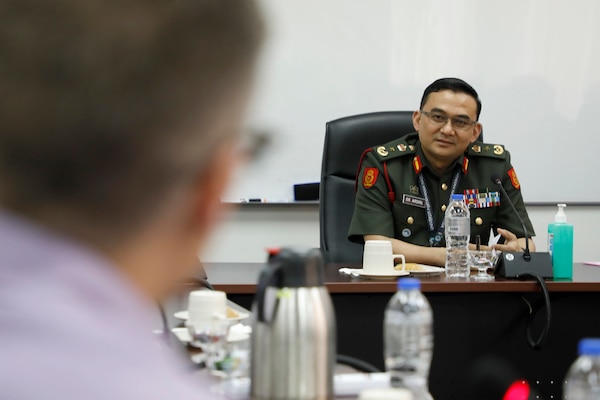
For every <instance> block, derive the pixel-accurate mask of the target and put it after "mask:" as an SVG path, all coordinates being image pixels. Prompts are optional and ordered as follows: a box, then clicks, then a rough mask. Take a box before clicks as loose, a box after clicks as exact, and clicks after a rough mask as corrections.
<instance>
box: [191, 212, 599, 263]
mask: <svg viewBox="0 0 600 400" xmlns="http://www.w3.org/2000/svg"><path fill="white" fill-rule="evenodd" d="M528 211H529V216H530V218H531V220H532V222H533V226H534V228H535V231H536V233H537V237H536V239H535V242H536V245H537V247H538V250H540V251H546V246H547V244H546V243H547V232H546V231H547V226H548V223H549V222H551V221H552V220H553V219H554V214H555V213H556V210H555V207H549V206H529V207H528ZM566 211H567V216H568V219H569V222H570V223H572V224H573V225H574V227H575V240H574V253H575V254H574V259H575V261H576V262H583V261H591V260H596V261H600V245H598V243H596V235H597V232H598V231H597V229H598V226H600V206H596V207H576V206H573V207H567V210H566ZM283 245H299V246H308V247H319V207H318V205H296V204H294V205H268V204H261V205H245V206H242V207H240V208H238V209H236V210H234V211H231V212H230V213H229V215H228V217H227V219H226V220H225V221H224V223H223V224H222V225H221V226H220V228H219V230H218V231H217V232H216V233H215V235H214V239H213V241H212V243H211V244H209V245H208V246H207V250H206V251H205V252H204V254H203V255H201V258H202V260H204V261H205V262H211V261H212V262H219V261H221V262H261V261H264V260H265V259H266V256H265V254H266V253H265V248H267V247H272V246H275V247H276V246H283ZM596 246H598V247H596Z"/></svg>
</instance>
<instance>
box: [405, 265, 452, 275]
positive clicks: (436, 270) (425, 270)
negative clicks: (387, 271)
mask: <svg viewBox="0 0 600 400" xmlns="http://www.w3.org/2000/svg"><path fill="white" fill-rule="evenodd" d="M417 265H418V266H419V267H420V268H421V269H420V270H418V271H410V270H409V271H408V272H409V273H410V274H411V275H414V276H418V275H426V276H435V275H441V274H442V273H443V272H444V271H445V269H444V268H441V267H434V266H433V265H426V264H417Z"/></svg>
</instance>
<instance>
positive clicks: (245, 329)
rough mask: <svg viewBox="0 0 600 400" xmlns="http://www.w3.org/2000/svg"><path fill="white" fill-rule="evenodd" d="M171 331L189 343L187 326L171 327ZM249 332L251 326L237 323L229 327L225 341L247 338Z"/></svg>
mask: <svg viewBox="0 0 600 400" xmlns="http://www.w3.org/2000/svg"><path fill="white" fill-rule="evenodd" d="M171 332H173V334H174V335H175V336H176V337H177V339H179V340H180V341H181V342H183V343H189V342H190V340H191V338H190V332H189V331H188V329H187V328H172V329H171ZM251 332H252V328H251V327H249V326H246V325H242V324H241V323H239V324H237V325H234V326H232V327H231V328H230V330H229V335H228V336H227V341H228V342H230V343H231V342H239V341H240V340H245V339H248V337H249V335H250V333H251Z"/></svg>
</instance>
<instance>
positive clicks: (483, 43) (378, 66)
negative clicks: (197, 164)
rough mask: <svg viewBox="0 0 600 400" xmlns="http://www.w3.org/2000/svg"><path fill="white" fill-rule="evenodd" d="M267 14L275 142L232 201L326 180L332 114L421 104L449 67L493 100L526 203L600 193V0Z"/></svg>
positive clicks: (285, 9)
mask: <svg viewBox="0 0 600 400" xmlns="http://www.w3.org/2000/svg"><path fill="white" fill-rule="evenodd" d="M260 3H262V6H263V9H264V12H265V14H266V17H267V21H268V25H269V40H268V42H267V44H266V48H265V51H264V54H263V59H262V64H261V66H260V73H259V78H258V82H257V90H256V95H255V99H254V102H253V104H252V107H251V111H250V118H249V120H250V121H249V123H250V124H251V125H252V126H254V127H257V128H261V129H267V130H269V131H271V132H273V134H274V137H273V143H272V145H271V147H270V149H269V150H268V151H267V153H266V154H265V155H264V156H263V157H262V158H261V159H259V160H258V161H256V162H254V163H252V164H249V165H246V166H245V167H244V168H243V170H241V171H240V172H239V174H238V176H237V178H236V179H235V181H234V183H233V185H232V186H231V188H230V190H229V192H228V193H227V196H226V198H225V200H227V201H239V200H240V199H241V198H248V197H250V198H265V199H267V200H268V201H273V202H279V201H290V200H292V199H293V184H294V183H306V182H318V181H319V179H320V168H321V156H322V148H323V138H324V133H325V123H326V122H327V121H330V120H333V119H336V118H339V117H343V116H348V115H353V114H360V113H365V112H373V111H389V110H415V109H417V108H418V107H419V102H420V99H421V95H422V92H423V90H424V89H425V87H426V86H427V85H428V84H429V83H431V82H433V81H434V80H435V79H437V78H440V77H445V76H455V77H460V78H462V79H464V80H466V81H467V82H469V83H471V84H472V85H473V86H474V87H475V89H476V90H477V91H478V92H479V95H480V98H481V100H482V102H483V109H482V114H481V118H480V121H481V122H482V124H483V129H484V132H485V141H486V142H493V143H502V144H504V145H505V146H506V147H507V149H508V150H509V151H510V152H511V154H512V161H513V165H514V166H515V169H516V171H517V173H518V176H519V179H520V181H521V185H522V188H523V189H522V190H523V195H524V198H525V201H526V202H557V201H567V202H569V201H570V202H596V201H600V184H599V183H600V182H599V181H600V180H599V179H598V177H597V174H598V173H599V172H600V152H599V147H600V146H599V145H600V132H599V131H600V128H599V126H600V124H599V123H598V122H599V118H598V115H599V114H600V22H599V21H600V2H599V1H597V0H577V1H570V0H503V1H499V2H492V1H482V0H453V1H442V0H439V1H435V0H429V1H414V0H368V1H367V0H361V1H359V0H355V1H352V0H318V1H317V0H260Z"/></svg>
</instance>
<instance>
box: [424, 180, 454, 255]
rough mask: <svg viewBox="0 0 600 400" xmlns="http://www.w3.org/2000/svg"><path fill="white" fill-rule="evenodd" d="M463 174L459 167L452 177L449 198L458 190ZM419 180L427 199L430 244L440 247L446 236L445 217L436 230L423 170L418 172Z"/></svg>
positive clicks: (426, 213) (426, 211)
mask: <svg viewBox="0 0 600 400" xmlns="http://www.w3.org/2000/svg"><path fill="white" fill-rule="evenodd" d="M461 176H462V173H461V170H460V169H457V170H456V172H455V173H454V176H453V177H452V185H451V186H450V196H449V197H448V200H450V199H451V198H452V195H453V194H454V192H456V188H458V184H459V183H460V178H461ZM418 180H419V187H420V189H421V193H423V198H424V199H425V216H426V217H427V228H428V229H429V246H431V247H439V246H440V243H441V242H442V238H443V237H444V230H445V225H444V218H442V222H441V223H440V227H439V228H438V229H437V230H436V229H435V224H434V221H433V206H432V205H431V196H430V195H429V189H428V188H427V182H425V177H424V176H423V171H421V172H420V173H419V174H418Z"/></svg>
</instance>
